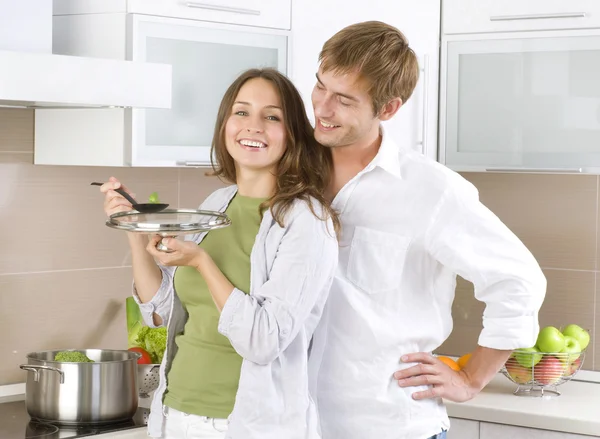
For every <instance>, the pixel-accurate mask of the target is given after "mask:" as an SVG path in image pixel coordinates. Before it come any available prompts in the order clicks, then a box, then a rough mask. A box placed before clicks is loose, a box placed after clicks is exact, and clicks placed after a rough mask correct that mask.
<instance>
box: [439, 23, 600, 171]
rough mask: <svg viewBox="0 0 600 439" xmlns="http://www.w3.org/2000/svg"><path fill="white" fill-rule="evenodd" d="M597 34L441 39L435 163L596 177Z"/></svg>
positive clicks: (599, 146) (599, 156) (599, 126)
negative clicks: (440, 76)
mask: <svg viewBox="0 0 600 439" xmlns="http://www.w3.org/2000/svg"><path fill="white" fill-rule="evenodd" d="M598 78H600V29H597V30H596V29H591V30H579V31H568V32H567V31H548V32H522V33H516V32H515V33H498V34H480V35H453V36H444V37H443V40H442V80H441V93H440V106H441V109H442V111H441V114H440V161H441V162H442V163H444V164H445V165H446V166H448V167H450V168H452V169H454V170H457V171H514V172H568V173H579V172H584V173H585V172H589V173H597V172H599V171H600V118H599V117H598V114H599V113H598V109H599V108H600V81H598Z"/></svg>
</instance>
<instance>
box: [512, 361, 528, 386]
mask: <svg viewBox="0 0 600 439" xmlns="http://www.w3.org/2000/svg"><path fill="white" fill-rule="evenodd" d="M531 370H532V369H531V367H524V366H521V365H520V364H519V363H517V362H516V361H515V360H514V359H513V358H510V359H509V360H508V361H507V362H506V371H507V372H508V374H509V375H510V377H511V378H512V379H513V380H514V381H515V383H517V384H527V383H528V382H530V381H531V378H532V372H531Z"/></svg>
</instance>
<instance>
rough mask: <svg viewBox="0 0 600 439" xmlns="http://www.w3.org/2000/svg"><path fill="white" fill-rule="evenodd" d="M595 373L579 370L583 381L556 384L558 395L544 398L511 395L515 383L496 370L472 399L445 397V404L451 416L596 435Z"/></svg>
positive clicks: (599, 416)
mask: <svg viewBox="0 0 600 439" xmlns="http://www.w3.org/2000/svg"><path fill="white" fill-rule="evenodd" d="M582 372H583V371H582ZM592 374H594V375H592ZM596 374H597V372H591V373H589V372H588V373H587V375H586V374H584V373H580V374H578V378H579V379H584V378H585V379H586V381H577V380H573V381H569V382H566V383H564V384H563V385H561V386H559V387H558V390H559V391H560V393H561V395H560V396H555V397H547V396H546V397H544V398H539V397H528V396H516V395H514V394H513V392H514V391H515V390H516V388H517V386H516V384H514V383H512V382H510V381H509V380H508V378H506V377H505V376H504V375H502V374H498V375H497V376H496V377H494V379H492V381H491V382H490V383H489V384H488V385H487V386H486V387H485V388H484V389H483V390H482V391H481V393H480V394H479V395H477V396H476V397H475V398H473V399H472V400H471V401H467V402H464V403H454V402H450V401H445V403H446V408H447V410H448V415H449V416H450V417H454V418H462V419H470V420H474V421H484V422H494V423H497V424H507V425H516V426H520V427H529V428H538V429H545V430H552V431H560V432H566V433H576V434H583V435H591V436H595V437H599V436H597V435H598V434H599V432H600V383H599V382H596V380H597V378H596V376H597V375H596ZM579 375H581V377H579ZM592 377H593V378H592Z"/></svg>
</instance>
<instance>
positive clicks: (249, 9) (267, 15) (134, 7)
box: [128, 0, 292, 29]
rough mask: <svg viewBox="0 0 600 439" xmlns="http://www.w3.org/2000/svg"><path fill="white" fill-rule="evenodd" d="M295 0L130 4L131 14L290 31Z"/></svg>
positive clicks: (134, 0) (138, 0)
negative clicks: (293, 1)
mask: <svg viewBox="0 0 600 439" xmlns="http://www.w3.org/2000/svg"><path fill="white" fill-rule="evenodd" d="M291 8H292V1H291V0H197V1H192V0H188V1H181V0H129V1H128V12H131V13H134V14H147V15H157V16H160V17H174V18H187V19H191V20H204V21H213V22H217V23H231V24H242V25H245V26H260V27H270V28H275V29H289V28H290V11H291Z"/></svg>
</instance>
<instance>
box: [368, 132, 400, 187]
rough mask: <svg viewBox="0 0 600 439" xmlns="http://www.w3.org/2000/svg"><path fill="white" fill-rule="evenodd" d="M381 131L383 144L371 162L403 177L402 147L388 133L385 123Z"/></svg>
mask: <svg viewBox="0 0 600 439" xmlns="http://www.w3.org/2000/svg"><path fill="white" fill-rule="evenodd" d="M379 132H380V133H381V146H380V147H379V151H378V152H377V155H376V156H375V158H374V159H373V161H372V162H371V163H372V165H373V166H378V167H380V168H381V169H383V170H384V171H387V172H389V173H390V174H392V175H395V176H396V177H398V178H402V173H401V172H400V148H399V147H398V145H396V143H395V142H394V140H393V139H392V138H391V137H390V136H389V135H387V133H386V131H385V129H384V127H383V125H380V126H379Z"/></svg>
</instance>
